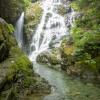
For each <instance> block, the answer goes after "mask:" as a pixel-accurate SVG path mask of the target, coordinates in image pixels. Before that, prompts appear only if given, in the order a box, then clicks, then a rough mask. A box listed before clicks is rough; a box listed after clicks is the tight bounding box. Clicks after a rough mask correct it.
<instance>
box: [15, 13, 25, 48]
mask: <svg viewBox="0 0 100 100" xmlns="http://www.w3.org/2000/svg"><path fill="white" fill-rule="evenodd" d="M23 25H24V12H22V14H21V16H20V18H19V19H18V21H17V22H16V28H15V33H14V35H15V38H16V40H17V43H18V45H19V47H22V45H23Z"/></svg>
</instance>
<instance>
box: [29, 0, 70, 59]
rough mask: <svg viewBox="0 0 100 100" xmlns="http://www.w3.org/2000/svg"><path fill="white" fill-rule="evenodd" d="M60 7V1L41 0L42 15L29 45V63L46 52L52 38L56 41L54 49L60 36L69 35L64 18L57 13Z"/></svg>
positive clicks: (58, 44) (58, 42)
mask: <svg viewBox="0 0 100 100" xmlns="http://www.w3.org/2000/svg"><path fill="white" fill-rule="evenodd" d="M60 5H63V4H62V2H61V0H42V3H41V7H42V9H43V15H42V18H41V21H40V23H39V25H38V27H37V29H36V32H35V35H34V36H33V39H32V42H31V45H30V55H29V58H30V60H31V61H35V60H36V57H37V55H38V54H40V53H41V52H43V51H46V50H48V49H49V44H50V43H51V42H52V41H53V39H54V38H55V41H57V43H55V45H54V47H58V46H60V43H61V38H62V36H65V35H68V34H69V32H68V28H67V26H66V24H65V18H64V17H63V16H61V15H60V14H58V13H57V9H58V7H59V6H60ZM71 16H72V15H71ZM70 20H72V18H69V23H70V22H71V21H70Z"/></svg>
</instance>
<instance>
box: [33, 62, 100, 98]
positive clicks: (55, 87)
mask: <svg viewBox="0 0 100 100" xmlns="http://www.w3.org/2000/svg"><path fill="white" fill-rule="evenodd" d="M33 66H34V70H35V72H36V73H38V74H39V75H41V77H43V78H45V79H46V80H48V82H49V84H50V85H52V88H51V90H52V91H51V94H49V95H46V96H40V97H39V96H35V97H33V98H32V100H100V89H99V88H98V87H96V86H94V85H93V84H92V83H87V84H84V83H83V82H81V81H80V80H77V79H72V78H71V77H69V76H67V75H66V74H65V73H64V72H59V71H56V70H53V69H50V68H48V67H47V66H45V65H39V64H37V63H34V65H33Z"/></svg>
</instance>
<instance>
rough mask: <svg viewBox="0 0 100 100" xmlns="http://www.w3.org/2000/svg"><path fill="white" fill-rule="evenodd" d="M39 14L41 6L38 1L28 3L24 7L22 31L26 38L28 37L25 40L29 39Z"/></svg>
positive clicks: (39, 17) (38, 19) (40, 13)
mask: <svg viewBox="0 0 100 100" xmlns="http://www.w3.org/2000/svg"><path fill="white" fill-rule="evenodd" d="M32 12H33V13H32ZM41 15H42V8H41V7H40V3H38V2H36V3H32V4H30V6H29V7H28V8H27V9H26V12H25V26H24V27H25V30H24V32H25V34H26V38H27V39H28V40H27V41H30V40H31V37H32V35H33V33H34V32H35V29H36V27H37V25H38V23H39V21H40V19H41Z"/></svg>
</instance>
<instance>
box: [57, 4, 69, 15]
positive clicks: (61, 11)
mask: <svg viewBox="0 0 100 100" xmlns="http://www.w3.org/2000/svg"><path fill="white" fill-rule="evenodd" d="M58 13H59V14H61V15H62V16H64V15H65V14H67V9H66V7H64V6H63V5H61V6H59V8H58Z"/></svg>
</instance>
